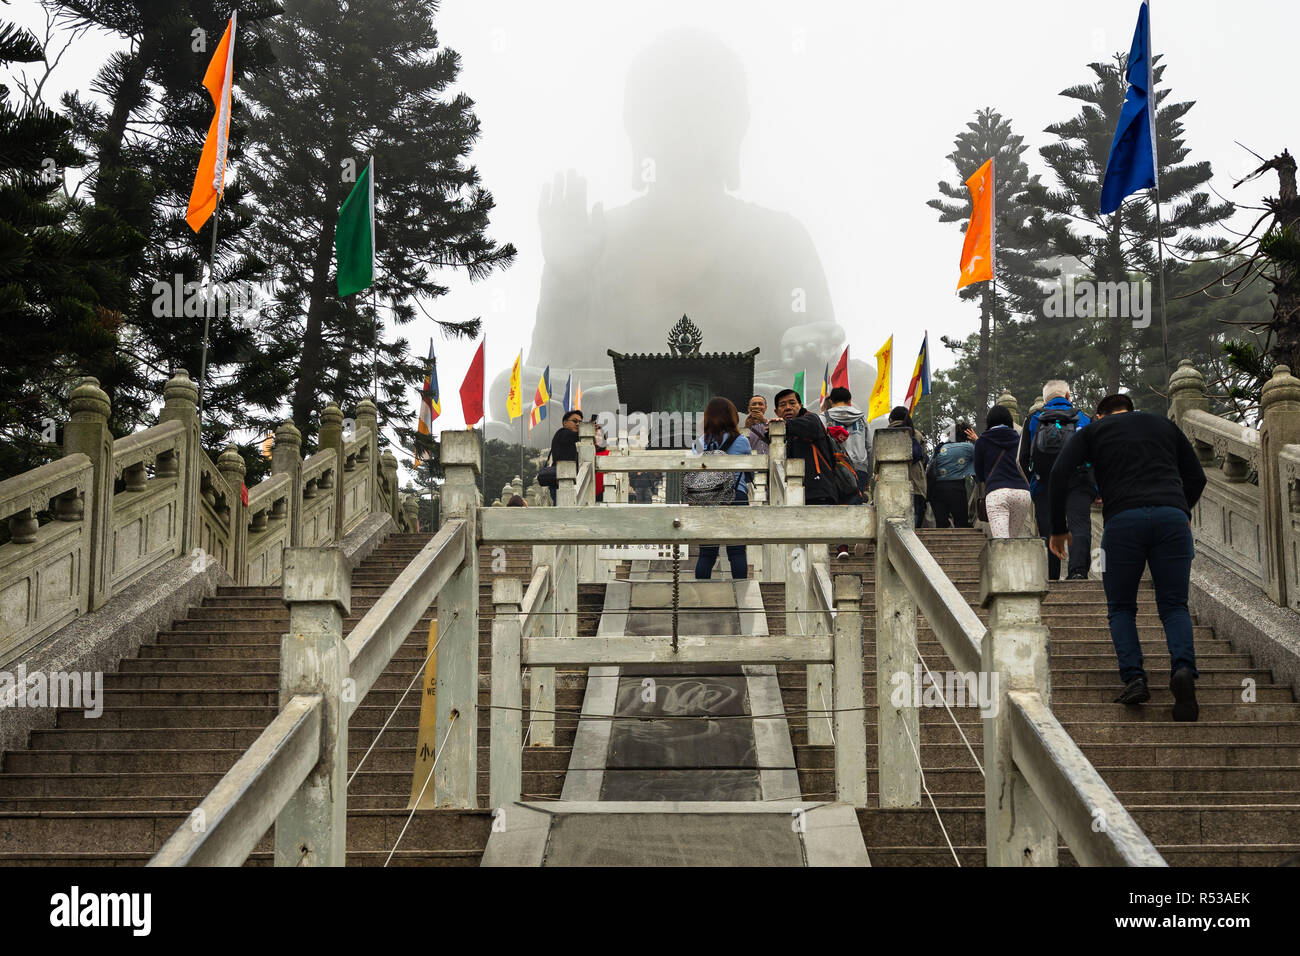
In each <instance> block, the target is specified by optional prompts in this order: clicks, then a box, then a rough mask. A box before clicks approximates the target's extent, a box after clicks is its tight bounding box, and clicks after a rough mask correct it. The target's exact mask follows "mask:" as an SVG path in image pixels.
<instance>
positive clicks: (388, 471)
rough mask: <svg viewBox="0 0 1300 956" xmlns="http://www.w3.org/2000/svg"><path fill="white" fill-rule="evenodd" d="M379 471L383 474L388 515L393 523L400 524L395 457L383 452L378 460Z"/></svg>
mask: <svg viewBox="0 0 1300 956" xmlns="http://www.w3.org/2000/svg"><path fill="white" fill-rule="evenodd" d="M379 467H380V470H381V471H383V473H384V484H385V485H386V486H387V487H388V494H389V499H388V514H389V517H391V518H392V519H393V521H394V522H395V523H396V522H400V521H401V516H402V501H401V494H400V493H399V492H398V490H397V456H396V455H394V454H393V453H392V452H391V451H385V452H384V453H383V454H382V455H381V456H380V458H379Z"/></svg>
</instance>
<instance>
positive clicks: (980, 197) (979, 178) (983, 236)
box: [957, 159, 994, 289]
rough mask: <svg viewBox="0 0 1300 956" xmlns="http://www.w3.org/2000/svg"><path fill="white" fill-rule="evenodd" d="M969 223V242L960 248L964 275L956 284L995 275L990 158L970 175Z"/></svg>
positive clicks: (969, 282) (968, 181) (960, 285)
mask: <svg viewBox="0 0 1300 956" xmlns="http://www.w3.org/2000/svg"><path fill="white" fill-rule="evenodd" d="M966 188H967V189H969V190H970V199H971V214H970V225H969V226H967V227H966V244H965V245H964V246H962V250H961V277H960V278H959V279H958V280H957V288H958V289H962V288H964V287H965V286H968V285H970V284H971V283H973V282H984V281H985V280H987V279H992V278H993V249H994V243H993V214H994V202H993V160H991V159H990V160H989V161H988V162H987V163H985V164H984V165H983V166H981V167H980V168H979V170H978V171H977V172H976V173H975V175H974V176H972V177H971V178H970V179H968V180H966Z"/></svg>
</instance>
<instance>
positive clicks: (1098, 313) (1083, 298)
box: [1043, 275, 1151, 329]
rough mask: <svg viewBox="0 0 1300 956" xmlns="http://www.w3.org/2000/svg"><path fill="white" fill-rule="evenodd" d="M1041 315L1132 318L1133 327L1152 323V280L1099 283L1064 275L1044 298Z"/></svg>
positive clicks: (1075, 317) (1052, 316) (1080, 317)
mask: <svg viewBox="0 0 1300 956" xmlns="http://www.w3.org/2000/svg"><path fill="white" fill-rule="evenodd" d="M1043 316H1044V317H1045V318H1049V319H1062V318H1064V319H1096V318H1101V317H1103V316H1109V317H1113V318H1119V319H1131V320H1132V322H1133V328H1135V329H1145V328H1147V327H1148V326H1150V325H1151V283H1150V282H1148V281H1147V280H1146V279H1136V280H1134V281H1132V282H1098V281H1097V280H1095V279H1081V278H1078V277H1076V276H1072V275H1066V276H1062V277H1061V281H1060V283H1059V284H1058V285H1056V286H1054V287H1053V288H1052V290H1051V291H1050V292H1048V294H1047V298H1046V299H1044V300H1043Z"/></svg>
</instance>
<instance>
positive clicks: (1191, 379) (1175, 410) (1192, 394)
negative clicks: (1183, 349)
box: [1169, 359, 1210, 426]
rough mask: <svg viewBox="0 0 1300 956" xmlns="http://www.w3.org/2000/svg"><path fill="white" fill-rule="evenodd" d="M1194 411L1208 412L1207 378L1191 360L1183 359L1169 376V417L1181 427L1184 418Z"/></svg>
mask: <svg viewBox="0 0 1300 956" xmlns="http://www.w3.org/2000/svg"><path fill="white" fill-rule="evenodd" d="M1192 409H1197V410H1199V411H1202V412H1208V411H1209V410H1210V399H1209V397H1208V396H1207V395H1206V394H1205V376H1204V375H1202V374H1201V373H1200V372H1199V371H1198V370H1197V369H1196V367H1195V366H1193V365H1192V360H1191V359H1183V360H1182V361H1180V362H1179V363H1178V368H1176V369H1174V373H1173V374H1172V375H1170V376H1169V417H1170V418H1172V419H1173V420H1174V421H1175V422H1177V423H1178V424H1179V426H1181V425H1182V423H1183V416H1184V415H1185V414H1187V412H1189V411H1191V410H1192Z"/></svg>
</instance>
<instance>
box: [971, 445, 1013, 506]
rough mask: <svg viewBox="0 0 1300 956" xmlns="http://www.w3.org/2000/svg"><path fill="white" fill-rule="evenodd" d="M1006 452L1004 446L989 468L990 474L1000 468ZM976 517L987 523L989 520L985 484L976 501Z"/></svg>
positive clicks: (981, 486) (981, 487)
mask: <svg viewBox="0 0 1300 956" xmlns="http://www.w3.org/2000/svg"><path fill="white" fill-rule="evenodd" d="M1006 453H1007V450H1006V449H1005V448H1004V449H1002V451H1001V452H1000V453H999V454H998V457H997V459H996V460H995V461H994V462H993V467H992V468H990V469H989V474H990V475H991V474H993V472H995V471H997V469H998V465H1000V464H1001V463H1002V456H1003V455H1005V454H1006ZM975 517H977V518H979V519H980V521H983V522H985V523H986V524H987V523H988V520H989V509H988V505H987V504H986V503H985V495H984V485H983V484H981V485H980V496H979V499H978V500H977V501H976V502H975Z"/></svg>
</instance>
